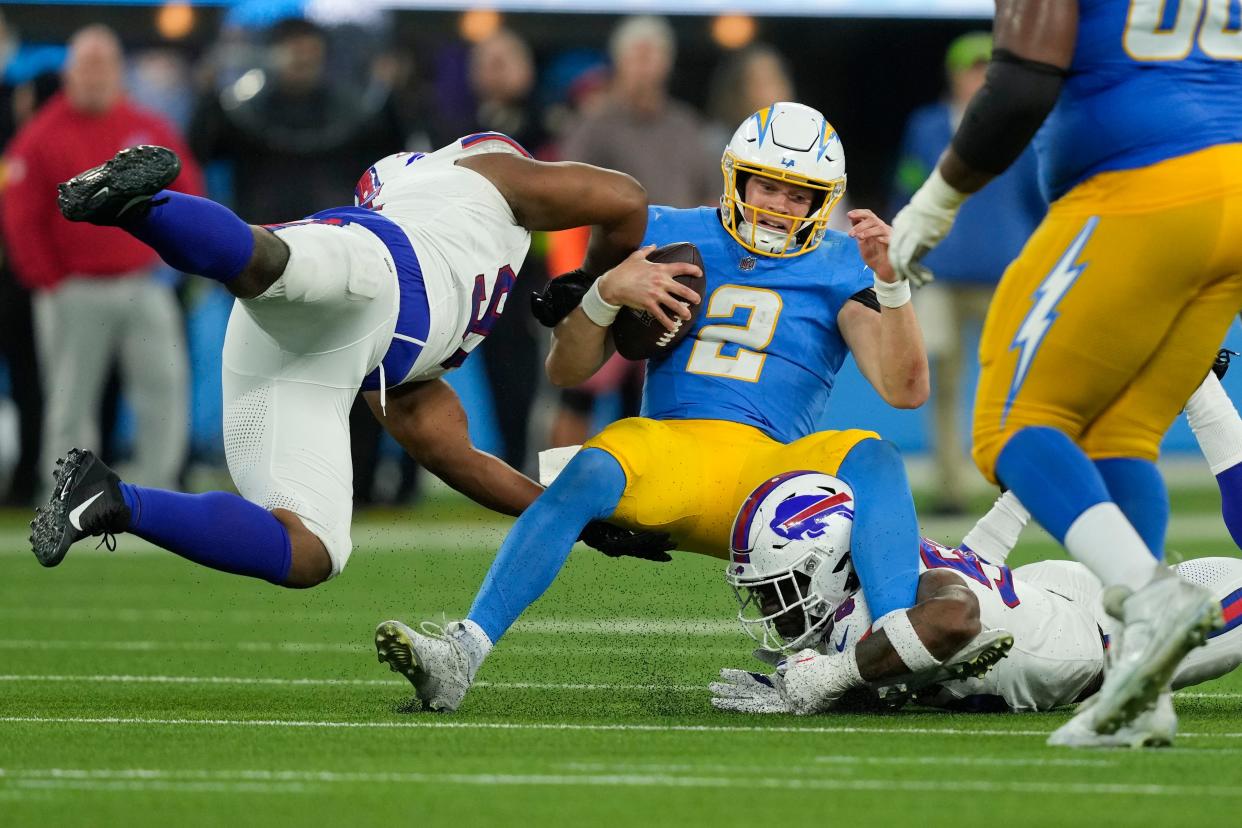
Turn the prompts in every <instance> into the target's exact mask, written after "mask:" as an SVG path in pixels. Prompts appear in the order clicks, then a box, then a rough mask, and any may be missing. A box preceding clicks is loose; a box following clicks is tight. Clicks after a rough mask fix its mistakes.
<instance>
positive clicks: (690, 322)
mask: <svg viewBox="0 0 1242 828" xmlns="http://www.w3.org/2000/svg"><path fill="white" fill-rule="evenodd" d="M647 261H649V262H689V263H690V264H693V265H695V266H696V267H698V269H699V272H700V273H702V272H703V257H702V256H700V255H699V249H698V248H697V247H695V246H694V245H693V244H691V243H690V242H677V243H676V244H667V245H665V246H664V247H661V248H658V249H656V250H653V251H651V255H650V256H648V257H647ZM675 278H676V279H677V281H679V282H681V283H682V284H683V285H686V286H687V287H689V288H690V289H691V290H693V291H694V292H695V293H697V294H698V295H699V300H700V301H699V304H697V305H691V306H690V318H689V319H686V320H680V319H678V318H677V317H675V316H673V314H672V311H671V310H670V311H669V316H673V319H674V321H676V322H679V323H680V324H679V325H678V327H677V330H675V331H669V329H668V328H666V327H664V326H663V325H661V324H660V321H659V320H658V319H656V318H655V317H654V316H652V315H651V314H650V313H648V312H647V311H637V310H634V309H633V308H622V309H621V312H620V313H618V314H617V320H616V321H615V322H613V323H612V329H611V330H612V341H613V342H614V343H615V344H616V346H617V353H619V354H620V355H621V356H623V357H625V358H626V359H650V358H651V357H656V356H660V355H661V354H664V353H667V352H669V351H671V350H672V349H673V348H676V347H677V343H679V342H681V341H682V340H683V339H685V338H686V336H687V335H688V334H689V333H690V329H691V328H693V327H694V320H696V319H698V317H699V308H701V307H702V306H703V303H702V299H703V291H704V289H705V288H706V283H707V279H706V278H705V277H704V276H677V277H675Z"/></svg>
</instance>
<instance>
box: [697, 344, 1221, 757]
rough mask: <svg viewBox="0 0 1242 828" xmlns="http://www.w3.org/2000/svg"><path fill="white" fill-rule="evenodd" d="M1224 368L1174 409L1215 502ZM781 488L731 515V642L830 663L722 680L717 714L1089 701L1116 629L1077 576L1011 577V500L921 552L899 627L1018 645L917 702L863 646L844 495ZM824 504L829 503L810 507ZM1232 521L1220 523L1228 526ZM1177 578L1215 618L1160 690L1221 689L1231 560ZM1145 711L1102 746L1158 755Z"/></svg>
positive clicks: (1020, 511) (1046, 565)
mask: <svg viewBox="0 0 1242 828" xmlns="http://www.w3.org/2000/svg"><path fill="white" fill-rule="evenodd" d="M1229 355H1230V352H1229V351H1226V350H1222V351H1221V352H1220V354H1219V355H1218V359H1217V362H1216V364H1215V365H1214V367H1213V371H1212V372H1211V373H1209V374H1208V375H1207V377H1206V378H1205V379H1204V381H1203V383H1202V385H1201V386H1200V387H1199V389H1198V390H1197V391H1196V392H1195V393H1194V394H1193V395H1192V396H1191V398H1190V401H1189V402H1188V403H1187V405H1186V418H1187V420H1188V421H1189V422H1190V424H1191V426H1192V428H1193V430H1194V432H1195V436H1196V437H1197V438H1198V441H1199V446H1200V449H1201V450H1202V451H1203V455H1204V458H1205V459H1206V460H1207V461H1208V465H1209V467H1210V468H1211V469H1212V470H1213V471H1214V472H1215V473H1216V474H1217V477H1218V479H1219V480H1220V481H1221V485H1222V487H1223V488H1222V492H1223V493H1224V495H1225V497H1224V501H1225V503H1226V504H1228V503H1229V502H1230V501H1231V500H1232V499H1234V498H1236V497H1237V496H1238V495H1239V494H1242V493H1239V492H1236V491H1232V490H1231V489H1228V488H1226V481H1227V480H1228V478H1227V477H1226V476H1225V475H1226V473H1227V472H1228V470H1229V469H1232V468H1235V467H1236V466H1237V464H1238V463H1239V462H1240V461H1242V417H1239V416H1238V413H1237V410H1236V409H1235V408H1234V406H1233V404H1232V402H1230V400H1229V398H1228V396H1227V395H1226V394H1225V392H1224V389H1223V388H1222V387H1221V384H1220V378H1222V377H1223V376H1224V373H1225V371H1226V370H1227V369H1228V366H1229ZM785 477H786V478H787V479H786V480H785V482H783V483H781V484H780V485H778V486H777V487H776V488H774V489H769V490H768V491H767V494H766V496H765V497H764V498H763V499H762V500H761V499H760V498H752V499H750V500H748V502H747V504H746V506H744V507H743V509H742V511H741V512H739V517H738V524H737V526H735V530H734V537H733V542H732V547H733V548H732V553H731V554H732V558H733V561H732V563H731V564H730V566H729V568H728V569H727V570H726V578H727V579H728V580H729V582H730V583H731V585H732V586H733V587H734V591H735V594H736V595H737V596H738V598H739V601H740V602H741V603H742V610H741V612H739V615H738V618H739V620H740V621H741V623H742V626H743V629H745V630H746V631H747V632H748V633H750V634H751V635H752V637H754V638H756V640H758V641H759V642H760V644H761V645H763V646H762V648H761V649H760V650H756V655H757V656H759V657H760V658H761V659H763V660H765V661H767V662H768V663H774V662H776V661H778V660H783V659H784V653H786V652H793V651H795V650H800V649H802V648H805V647H813V648H814V649H816V650H818V651H819V652H821V653H823V654H826V657H823V658H818V657H811V655H809V654H800V655H799V656H798V657H796V658H795V659H793V660H791V661H789V662H787V663H786V664H785V666H784V667H783V668H782V669H781V670H780V671H778V675H776V676H766V675H763V674H759V673H751V672H747V671H742V670H724V671H722V672H721V678H722V679H723V680H722V681H721V682H719V683H717V684H715V685H714V686H713V690H714V692H715V693H716V696H717V698H716V699H715V701H714V702H713V703H714V704H715V705H716V706H717V707H719V708H721V709H725V710H740V711H744V712H815V710H816V709H831V708H832V707H833V706H834V705H835V704H837V702H839V701H842V700H844V699H845V698H846V697H845V696H844V695H841V693H849V692H850V691H852V690H855V689H858V690H861V689H862V688H863V687H866V688H868V689H869V690H871V691H874V692H876V693H878V694H880V695H888V696H891V697H892V700H893V701H901V700H904V699H905V698H908V697H910V696H911V695H912V691H917V694H915V695H914V697H915V698H916V700H917V701H918V702H919V703H922V704H929V705H932V706H937V707H945V708H949V709H954V710H988V711H993V710H1003V709H1008V710H1022V711H1024V710H1049V709H1052V708H1055V707H1058V706H1061V705H1064V704H1070V703H1073V702H1076V701H1080V700H1082V699H1083V698H1086V697H1088V696H1090V695H1091V694H1093V693H1094V692H1095V691H1096V690H1098V689H1099V686H1100V683H1101V680H1102V678H1103V675H1104V671H1105V666H1106V664H1105V661H1106V659H1105V650H1106V649H1107V642H1108V641H1109V639H1110V638H1112V637H1113V636H1114V635H1115V634H1116V633H1117V628H1118V626H1119V625H1118V623H1117V621H1116V619H1114V618H1113V617H1112V616H1111V615H1109V614H1108V613H1106V612H1105V611H1104V606H1103V600H1102V598H1103V585H1102V584H1101V582H1100V581H1099V579H1098V578H1096V577H1095V576H1094V575H1092V574H1091V572H1090V571H1089V570H1088V569H1086V567H1084V566H1083V565H1081V564H1078V563H1072V562H1067V561H1047V562H1043V563H1038V564H1030V565H1028V566H1023V567H1020V568H1018V569H1017V570H1014V571H1013V572H1012V573H1011V572H1010V571H1009V570H1008V568H1007V567H1006V566H1005V562H1006V560H1007V558H1008V556H1009V553H1010V551H1011V550H1012V549H1013V547H1014V545H1015V544H1016V543H1017V542H1018V538H1019V535H1020V533H1021V531H1022V529H1023V527H1025V526H1026V524H1027V522H1028V520H1029V515H1028V513H1027V512H1026V510H1025V509H1024V508H1023V507H1022V505H1021V503H1020V502H1019V501H1018V499H1017V497H1016V496H1015V495H1014V494H1013V493H1012V492H1006V493H1005V494H1004V495H1003V496H1002V497H1001V498H1000V499H999V500H998V501H997V502H996V505H995V506H993V508H992V509H991V511H990V512H989V513H988V514H987V515H986V516H984V518H983V519H982V520H980V521H979V523H978V524H976V526H975V527H974V529H972V530H971V531H970V532H969V533H968V534H967V535H966V538H965V539H964V540H963V541H962V544H961V546H959V547H958V548H956V549H949V548H946V547H944V546H941V545H940V544H937V543H935V542H934V541H930V540H927V539H924V540H923V543H922V547H921V561H920V565H921V568H922V570H923V575H922V576H921V578H920V584H919V603H918V605H917V606H916V607H915V608H914V609H913V610H911V613H910V615H911V619H912V622H913V624H914V626H915V629H916V631H917V632H918V634H919V636H920V638H921V639H922V640H923V642H924V644H925V645H926V646H927V647H928V649H929V650H931V651H932V652H948V651H951V650H952V649H953V648H954V647H956V646H960V643H961V642H962V641H964V640H967V639H969V637H970V636H973V635H976V634H977V633H978V631H980V630H983V629H994V630H999V629H1005V630H1008V631H1010V632H1012V634H1013V636H1014V639H1015V644H1014V646H1013V648H1012V650H1011V651H1010V653H1009V656H1008V657H1007V658H1006V659H1004V660H1003V661H1001V662H1000V663H999V664H997V665H996V667H995V668H993V669H992V670H991V672H989V673H987V674H986V675H985V676H983V677H977V676H976V677H971V678H968V679H965V680H962V679H954V680H949V681H937V682H936V686H933V687H927V686H924V687H922V688H919V687H917V686H916V687H911V686H910V684H911V683H910V682H904V685H905V686H902V685H903V681H902V678H903V677H900V676H897V677H896V678H894V676H895V671H894V670H893V669H892V668H891V666H888V661H889V660H891V658H892V652H891V648H890V647H888V646H887V644H886V642H885V641H884V640H883V638H882V637H881V636H879V635H868V631H869V630H870V627H871V614H870V613H869V611H868V610H867V607H866V599H865V596H863V595H862V594H861V592H859V591H858V589H857V578H856V577H855V576H854V575H853V573H852V567H850V565H849V561H848V558H849V552H848V550H849V548H850V538H849V534H850V525H849V524H850V521H849V515H850V511H851V510H850V509H849V508H848V505H847V504H848V503H849V498H848V494H847V495H846V496H845V497H844V498H843V497H842V495H841V494H839V493H837V492H835V491H830V490H831V489H832V488H833V487H835V488H837V489H841V488H843V487H844V484H842V483H839V482H837V481H835V480H834V479H832V478H826V477H825V476H824V475H816V474H811V473H806V472H802V473H798V472H795V473H792V474H789V475H786V476H785ZM817 479H818V480H817ZM833 495H835V496H836V498H837V499H838V500H840V501H841V503H840V504H838V505H836V506H835V507H833V508H824V507H823V506H822V505H820V504H823V503H825V502H827V498H830V497H831V496H833ZM1230 514H1231V512H1229V511H1228V510H1226V512H1225V515H1226V519H1228V517H1229V516H1230ZM1174 571H1175V572H1176V573H1177V574H1178V575H1180V576H1182V577H1183V578H1185V579H1187V580H1189V581H1192V582H1194V583H1196V584H1199V585H1201V586H1204V587H1206V588H1208V590H1209V591H1210V592H1211V593H1212V594H1213V598H1214V600H1216V601H1217V602H1218V603H1219V604H1220V606H1221V609H1222V614H1223V615H1224V617H1225V619H1226V626H1225V628H1224V629H1222V630H1219V631H1217V632H1215V633H1213V634H1212V635H1211V636H1210V637H1209V639H1208V642H1207V646H1206V647H1204V648H1203V649H1200V650H1195V651H1192V652H1191V653H1190V654H1189V655H1188V656H1187V657H1186V658H1185V659H1184V660H1183V661H1182V662H1181V664H1180V665H1179V667H1178V670H1177V672H1176V673H1175V674H1174V676H1173V679H1172V688H1173V689H1177V688H1180V687H1186V686H1190V685H1192V684H1198V683H1200V682H1203V681H1207V680H1209V679H1212V678H1218V677H1220V676H1222V675H1225V674H1226V673H1228V672H1230V671H1232V670H1233V669H1235V668H1236V667H1237V666H1238V664H1239V663H1242V631H1240V630H1238V628H1239V627H1242V561H1239V560H1237V559H1234V558H1199V559H1195V560H1191V561H1187V562H1184V563H1182V564H1179V565H1178V566H1177V567H1175V568H1174ZM963 587H966V589H963ZM860 636H866V638H865V640H860ZM853 642H858V646H857V647H856V648H855V647H854V646H853ZM834 651H835V653H836V654H840V655H836V654H834ZM894 684H897V685H898V686H897V687H894V686H893V685H894ZM842 688H845V689H844V690H842ZM864 695H869V694H864ZM1157 707H1158V709H1159V710H1161V711H1162V714H1161V715H1160V716H1158V717H1155V718H1156V720H1157V723H1163V729H1161V730H1157V731H1153V730H1152V729H1151V728H1150V727H1146V726H1140V727H1131V726H1127V727H1122V728H1120V729H1118V730H1117V731H1116V732H1115V733H1113V734H1112V735H1110V736H1109V737H1108V738H1107V739H1102V740H1101V741H1100V744H1109V745H1124V746H1138V745H1155V744H1168V743H1170V742H1171V741H1172V738H1173V735H1174V732H1175V728H1176V717H1175V716H1172V715H1171V711H1172V697H1171V694H1169V693H1167V692H1166V693H1165V694H1163V695H1162V697H1161V698H1160V699H1159V701H1158V702H1157Z"/></svg>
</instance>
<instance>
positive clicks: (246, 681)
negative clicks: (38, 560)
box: [0, 642, 1242, 763]
mask: <svg viewBox="0 0 1242 828" xmlns="http://www.w3.org/2000/svg"><path fill="white" fill-rule="evenodd" d="M74 643H76V644H79V645H81V644H82V642H74ZM131 643H138V642H131ZM142 643H146V642H142ZM2 644H3V642H0V645H2ZM2 682H10V683H20V682H43V683H64V682H68V683H99V684H191V685H192V684H207V685H211V684H220V685H229V684H233V685H243V686H247V685H253V686H276V687H392V686H399V685H403V684H405V683H406V681H405V679H401V678H390V679H349V678H272V677H267V676H168V675H145V674H144V675H136V674H125V673H112V674H110V673H104V674H98V673H96V674H84V675H73V674H65V673H56V674H50V673H9V674H0V683H2ZM473 686H475V687H491V688H493V689H502V690H602V691H638V690H642V691H657V692H669V693H698V692H706V691H707V685H706V684H704V685H703V686H698V685H693V684H609V683H603V684H599V683H561V682H555V683H550V682H506V681H476V682H475V683H474V685H473ZM1174 695H1175V696H1176V698H1179V699H1242V693H1195V692H1187V691H1179V692H1177V693H1175V694H1174ZM821 761H831V760H830V759H828V758H821ZM929 761H941V760H940V759H939V758H937V759H934V760H929ZM946 761H947V760H946ZM971 762H972V763H973V762H974V760H971Z"/></svg>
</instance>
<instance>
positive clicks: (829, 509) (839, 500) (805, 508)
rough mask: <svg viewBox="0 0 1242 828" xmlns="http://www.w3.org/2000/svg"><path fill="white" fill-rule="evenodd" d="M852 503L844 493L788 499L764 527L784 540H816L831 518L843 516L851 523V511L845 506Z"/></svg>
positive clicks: (779, 505)
mask: <svg viewBox="0 0 1242 828" xmlns="http://www.w3.org/2000/svg"><path fill="white" fill-rule="evenodd" d="M852 500H853V498H851V497H850V496H849V494H848V493H847V492H837V493H825V494H811V495H799V496H796V497H791V498H789V499H788V500H784V501H781V502H780V503H779V504H777V507H776V515H775V516H774V517H773V518H772V521H771V522H770V523H769V524H768V525H769V527H771V529H772V531H773V532H775V533H776V534H777V535H780V536H781V537H782V538H785V539H786V540H791V541H795V540H804V539H809V538H818V537H820V536H821V535H823V534H824V532H825V531H826V529H825V527H826V525H827V523H828V518H830V517H831V516H832V515H837V514H844V515H845V516H846V517H848V518H849V519H850V520H853V519H854V510H853V509H852V508H850V507H849V506H847V505H846V504H848V503H851V502H852Z"/></svg>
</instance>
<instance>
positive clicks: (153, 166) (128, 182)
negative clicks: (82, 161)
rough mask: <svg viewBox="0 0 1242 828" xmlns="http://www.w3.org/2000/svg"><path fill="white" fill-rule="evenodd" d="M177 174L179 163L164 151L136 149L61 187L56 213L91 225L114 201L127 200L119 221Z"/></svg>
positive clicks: (173, 155) (125, 152)
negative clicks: (96, 215) (98, 212)
mask: <svg viewBox="0 0 1242 828" xmlns="http://www.w3.org/2000/svg"><path fill="white" fill-rule="evenodd" d="M180 172H181V161H180V159H178V158H177V156H176V154H175V153H173V152H172V150H169V149H165V148H164V147H155V146H140V147H130V148H129V149H124V150H121V151H120V152H118V153H117V154H116V156H115V157H113V158H112V160H110V161H108V162H107V163H105V164H103V165H102V166H100V167H96V168H95V169H92V170H87V171H86V172H84V173H82V174H81V175H78V176H75V177H73V178H71V179H69V181H67V182H65V183H64V184H62V185H61V190H60V196H59V199H58V203H59V205H60V211H61V213H62V214H63V215H64V217H65V218H67V219H69V220H70V221H92V220H93V219H94V218H95V216H94V213H95V211H96V210H98V209H99V208H100V207H101V206H102V205H103V204H105V203H106V202H107V201H109V200H111V199H114V198H116V197H121V198H127V199H130V202H129V203H127V204H126V205H125V206H124V207H122V208H121V209H120V210H117V211H116V216H117V217H118V218H119V217H120V216H122V215H123V214H124V213H125V211H126V210H128V209H129V208H130V207H131V206H132V205H133V203H135V202H137V201H142V200H143V199H147V198H150V197H151V196H152V195H154V194H155V193H157V192H159V191H160V190H162V189H164V188H165V187H167V186H168V185H169V184H171V183H172V182H173V180H174V179H176V177H177V175H178V174H179V173H180Z"/></svg>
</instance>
